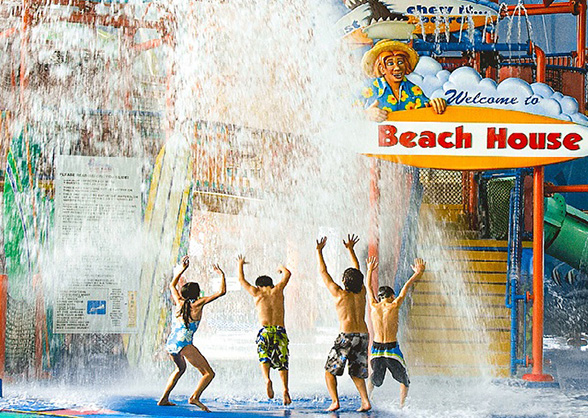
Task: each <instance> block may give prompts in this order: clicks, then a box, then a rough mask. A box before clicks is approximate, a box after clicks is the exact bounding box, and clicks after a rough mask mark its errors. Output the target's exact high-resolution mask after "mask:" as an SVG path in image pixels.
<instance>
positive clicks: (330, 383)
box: [325, 370, 340, 411]
mask: <svg viewBox="0 0 588 418" xmlns="http://www.w3.org/2000/svg"><path fill="white" fill-rule="evenodd" d="M325 382H327V390H328V391H329V395H330V396H331V401H332V402H331V405H330V406H329V408H328V409H327V411H336V410H337V409H339V408H340V405H339V394H338V392H337V378H336V377H335V375H333V374H331V373H329V371H328V370H325Z"/></svg>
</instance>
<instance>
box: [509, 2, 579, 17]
mask: <svg viewBox="0 0 588 418" xmlns="http://www.w3.org/2000/svg"><path fill="white" fill-rule="evenodd" d="M517 7H518V8H519V9H518V10H520V13H521V15H525V14H526V15H529V16H534V15H554V14H562V13H568V14H575V13H576V8H575V5H574V3H573V2H567V3H563V2H562V3H552V4H551V5H550V6H547V7H546V6H544V5H542V4H523V5H522V7H524V8H525V10H524V11H523V10H521V9H520V5H510V6H508V7H507V8H506V11H507V13H513V12H514V11H515V9H516V8H517ZM518 10H517V11H518Z"/></svg>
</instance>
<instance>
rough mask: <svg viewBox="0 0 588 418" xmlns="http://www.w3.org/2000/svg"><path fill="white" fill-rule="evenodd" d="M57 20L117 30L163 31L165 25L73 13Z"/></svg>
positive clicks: (158, 22) (159, 22)
mask: <svg viewBox="0 0 588 418" xmlns="http://www.w3.org/2000/svg"><path fill="white" fill-rule="evenodd" d="M56 20H58V21H62V22H69V23H82V24H85V25H101V26H112V27H115V28H120V27H132V28H146V29H156V30H163V29H164V25H163V23H162V22H161V21H157V22H145V21H140V20H134V19H127V18H124V17H114V16H107V15H106V16H102V15H96V14H94V13H80V12H76V13H72V14H71V15H69V16H67V17H60V18H57V19H56Z"/></svg>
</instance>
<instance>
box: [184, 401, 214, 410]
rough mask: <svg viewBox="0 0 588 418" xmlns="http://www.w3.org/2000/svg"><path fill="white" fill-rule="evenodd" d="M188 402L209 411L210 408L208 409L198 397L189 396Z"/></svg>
mask: <svg viewBox="0 0 588 418" xmlns="http://www.w3.org/2000/svg"><path fill="white" fill-rule="evenodd" d="M188 402H189V403H191V404H192V405H196V406H197V407H198V408H200V409H202V410H203V411H204V412H210V409H208V407H207V406H206V405H204V404H203V403H202V402H200V400H199V399H193V398H190V399H189V400H188Z"/></svg>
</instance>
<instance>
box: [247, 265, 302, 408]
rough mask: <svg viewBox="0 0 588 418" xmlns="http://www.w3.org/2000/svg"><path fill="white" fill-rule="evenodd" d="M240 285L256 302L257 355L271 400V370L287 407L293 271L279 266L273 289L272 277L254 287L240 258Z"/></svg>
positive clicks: (257, 282) (261, 280) (258, 280)
mask: <svg viewBox="0 0 588 418" xmlns="http://www.w3.org/2000/svg"><path fill="white" fill-rule="evenodd" d="M237 261H238V263H239V283H241V286H243V288H245V290H246V291H247V292H249V294H250V295H251V296H253V300H254V301H255V307H256V308H257V312H258V314H259V321H260V322H261V326H262V328H261V329H260V330H259V333H258V334H257V341H256V342H257V353H258V355H259V362H260V366H261V371H262V373H263V377H264V378H265V382H266V390H267V396H268V398H270V399H272V398H273V397H274V389H273V384H272V380H271V379H270V368H273V369H278V373H279V374H280V378H281V380H282V383H283V385H284V405H289V404H291V403H292V399H291V398H290V391H289V390H288V335H287V334H286V328H285V327H284V288H285V287H286V285H287V284H288V282H289V281H290V276H291V273H290V270H288V269H287V268H286V267H284V266H283V265H280V266H278V272H280V273H281V274H282V280H280V282H279V283H278V284H276V285H275V286H274V284H273V281H272V279H271V277H268V276H259V277H258V278H257V280H256V281H255V286H252V285H251V284H250V283H249V282H248V281H247V280H245V272H244V271H243V266H244V265H245V264H247V262H246V261H245V258H244V257H243V256H242V255H239V257H238V258H237Z"/></svg>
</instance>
